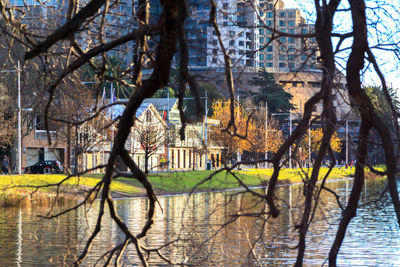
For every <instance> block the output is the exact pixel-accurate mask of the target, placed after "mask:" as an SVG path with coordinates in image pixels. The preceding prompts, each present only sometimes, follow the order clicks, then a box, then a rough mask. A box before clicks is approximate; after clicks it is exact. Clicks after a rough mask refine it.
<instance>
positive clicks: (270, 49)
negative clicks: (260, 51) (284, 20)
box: [265, 45, 274, 52]
mask: <svg viewBox="0 0 400 267" xmlns="http://www.w3.org/2000/svg"><path fill="white" fill-rule="evenodd" d="M265 50H266V51H267V52H272V51H274V47H273V46H272V45H269V46H267V47H266V49H265Z"/></svg>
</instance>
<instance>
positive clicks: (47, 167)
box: [24, 160, 64, 174]
mask: <svg viewBox="0 0 400 267" xmlns="http://www.w3.org/2000/svg"><path fill="white" fill-rule="evenodd" d="M63 172H64V168H63V166H62V165H61V162H59V161H58V160H43V161H39V162H38V163H36V164H35V165H32V166H29V167H26V168H25V171H24V173H32V174H34V173H63Z"/></svg>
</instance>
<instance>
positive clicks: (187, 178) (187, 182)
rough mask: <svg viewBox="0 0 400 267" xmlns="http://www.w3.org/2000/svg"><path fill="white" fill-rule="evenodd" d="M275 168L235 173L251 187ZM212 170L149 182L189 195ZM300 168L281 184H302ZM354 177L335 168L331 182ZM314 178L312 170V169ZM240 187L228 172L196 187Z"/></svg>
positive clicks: (164, 176) (163, 175)
mask: <svg viewBox="0 0 400 267" xmlns="http://www.w3.org/2000/svg"><path fill="white" fill-rule="evenodd" d="M272 172H273V170H272V169H246V170H240V171H236V172H235V175H236V176H237V177H238V178H239V179H240V180H241V181H243V182H244V183H245V184H246V185H248V186H259V185H265V184H266V183H267V181H268V180H269V179H270V177H271V175H272ZM327 172H328V168H321V171H320V179H322V178H323V177H324V176H325V174H326V173H327ZM212 173H213V171H187V172H168V173H167V172H165V173H156V174H150V175H149V179H150V181H151V183H152V184H153V186H154V188H155V189H156V190H158V191H160V192H169V193H174V192H190V191H191V190H192V189H193V187H194V186H195V185H197V184H198V183H199V182H201V181H203V180H204V179H205V178H207V177H209V176H210V175H211V174H212ZM301 173H302V171H301V170H300V169H282V170H281V173H280V175H279V182H280V183H284V184H290V183H300V182H301V181H302V176H303V177H304V175H302V174H301ZM353 174H354V168H353V169H352V170H350V169H345V168H334V169H333V171H332V172H331V174H330V176H329V179H330V180H332V179H335V180H336V179H344V178H348V177H349V176H351V175H353ZM309 175H311V169H310V170H309ZM118 181H121V182H124V183H127V184H130V185H133V186H140V183H139V182H137V181H136V180H132V179H126V178H118ZM238 187H241V186H240V183H239V182H238V180H237V179H236V178H235V177H234V176H233V175H231V174H229V173H227V172H219V173H217V174H216V175H215V176H213V177H212V178H211V179H210V180H207V181H205V182H204V183H202V184H201V185H199V186H198V187H197V189H198V190H201V191H208V190H219V189H230V188H238Z"/></svg>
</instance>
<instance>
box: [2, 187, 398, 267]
mask: <svg viewBox="0 0 400 267" xmlns="http://www.w3.org/2000/svg"><path fill="white" fill-rule="evenodd" d="M327 186H328V187H329V188H331V189H334V190H335V191H336V192H337V193H338V194H339V195H340V198H341V201H342V203H343V204H344V203H345V201H346V200H347V199H348V197H349V189H350V188H351V181H350V180H348V181H340V182H331V183H329V184H328V185H327ZM384 188H385V183H384V181H379V182H378V181H369V182H367V186H366V188H365V190H364V191H363V194H362V197H361V202H362V203H361V204H360V208H359V210H358V213H357V217H356V218H355V219H353V221H352V222H351V224H350V227H349V230H348V233H347V235H346V238H345V241H344V243H343V246H342V249H341V251H340V255H339V258H338V265H339V266H400V231H399V228H398V226H397V223H396V220H395V216H394V210H393V207H392V206H391V204H390V201H389V199H388V196H385V197H383V198H382V199H380V200H379V201H375V200H377V199H378V198H379V196H380V193H381V191H382V190H383V189H384ZM277 198H278V200H277V202H278V203H279V205H280V207H281V208H280V210H281V215H280V216H279V217H278V218H277V219H271V218H268V217H267V215H260V216H257V215H259V214H260V213H265V212H267V211H268V209H267V208H266V207H265V206H264V205H263V203H262V202H260V201H259V200H258V199H257V198H256V197H254V196H252V195H250V194H240V193H239V191H231V192H223V193H201V194H196V195H194V196H192V197H190V198H188V196H186V195H179V196H168V197H160V198H159V205H158V206H157V212H156V217H155V223H154V226H153V227H152V229H151V231H150V233H149V235H148V236H147V237H146V238H145V240H144V244H145V245H146V246H147V247H148V248H156V247H159V246H162V245H163V244H165V243H167V242H170V241H174V240H176V242H174V243H172V244H171V245H169V246H167V247H165V248H163V249H162V253H163V254H164V255H165V256H167V257H168V258H170V259H172V260H173V261H176V262H187V263H192V264H194V265H196V266H198V265H202V266H209V265H213V266H221V265H225V266H235V265H243V266H247V265H251V264H257V263H258V264H259V265H263V266H285V265H292V264H293V263H294V261H295V257H296V254H297V251H296V249H295V246H296V245H297V242H298V241H297V237H298V236H297V232H296V231H295V230H294V227H295V225H296V224H298V223H299V221H300V215H301V211H302V209H301V204H302V202H303V197H302V187H301V186H299V185H297V186H296V185H295V186H291V187H281V188H279V190H278V194H277ZM146 207H147V200H146V199H145V198H134V199H123V200H118V201H117V209H118V214H119V216H120V217H121V218H122V219H123V220H124V221H125V222H127V224H128V225H129V226H130V228H131V229H133V231H134V232H135V233H139V232H140V230H141V227H142V226H143V224H144V216H143V214H145V210H146ZM88 208H89V207H86V208H85V209H84V208H82V209H79V210H76V211H73V212H71V213H70V214H68V215H64V216H62V217H60V218H57V219H53V220H50V221H49V220H41V219H40V218H38V217H37V215H43V214H45V212H46V211H48V208H46V207H36V206H28V207H25V208H23V209H16V208H7V209H1V210H0V263H1V266H62V265H71V263H72V262H73V260H74V259H75V257H76V255H78V253H79V252H80V251H81V250H82V249H83V247H84V244H85V243H84V240H85V239H86V238H87V237H88V236H89V233H90V231H91V230H93V228H94V225H95V223H96V220H97V217H96V216H97V209H98V203H95V204H94V205H93V207H91V210H90V212H89V213H88V212H85V211H86V210H87V209H88ZM239 215H240V216H239ZM339 216H340V209H339V208H338V205H337V203H336V199H335V198H334V196H333V195H332V194H330V193H327V192H324V193H323V194H322V195H321V198H320V205H319V206H318V208H317V209H316V212H315V216H314V222H313V223H312V224H311V227H310V232H309V234H308V236H307V250H306V256H305V262H304V265H305V266H320V265H322V264H323V263H324V262H325V260H326V258H327V255H328V252H329V249H330V245H331V243H332V242H333V240H334V236H335V231H336V228H337V225H338V222H339V221H338V219H339ZM227 222H229V223H227ZM221 225H224V227H221ZM102 229H103V230H102V233H101V234H100V235H99V237H98V238H97V239H96V240H95V244H94V246H93V249H92V251H91V253H90V254H89V256H88V258H87V259H86V260H85V262H84V264H83V265H84V266H92V265H94V264H95V263H96V261H97V260H98V259H99V257H100V256H101V255H102V254H103V253H105V252H106V251H107V250H109V249H110V248H112V247H113V246H114V245H116V244H119V243H120V242H122V241H123V236H122V235H121V233H120V231H119V230H118V229H117V227H116V225H115V223H113V222H112V221H111V220H110V219H109V216H108V214H106V215H105V220H104V222H103V225H102ZM250 248H252V249H250ZM121 261H122V262H123V264H124V265H125V266H131V265H136V264H137V263H138V258H137V256H136V252H135V249H134V247H133V246H132V247H128V249H127V251H126V253H125V254H124V255H123V257H122V258H121ZM100 262H102V261H100ZM150 263H151V265H161V264H163V263H165V262H163V261H162V260H161V259H160V258H159V257H158V256H156V255H155V254H151V256H150ZM100 266H101V265H100Z"/></svg>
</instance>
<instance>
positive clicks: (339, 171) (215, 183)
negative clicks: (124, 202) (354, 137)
mask: <svg viewBox="0 0 400 267" xmlns="http://www.w3.org/2000/svg"><path fill="white" fill-rule="evenodd" d="M381 169H382V168H381ZM306 171H307V170H306ZM327 171H328V168H321V171H320V179H322V178H323V177H324V176H325V174H326V173H327ZM272 172H273V170H272V169H246V170H239V171H235V173H234V174H235V176H236V177H237V178H239V179H240V180H241V181H242V182H243V183H245V184H246V185H248V186H259V185H266V184H267V182H268V180H269V179H270V177H271V175H272ZM212 174H213V171H187V172H163V173H155V174H150V175H149V179H150V181H151V183H152V184H153V186H154V188H155V190H156V191H157V192H159V193H180V192H190V191H191V190H192V189H193V188H194V187H195V186H196V185H198V184H199V183H200V182H201V181H204V182H203V183H201V184H200V185H198V187H197V190H199V191H208V190H220V189H232V188H238V187H241V185H240V183H239V182H238V180H237V178H236V177H235V176H234V175H232V174H229V173H227V172H225V171H222V172H219V173H217V174H215V175H213V176H212V178H210V179H208V180H207V179H206V178H207V177H211V175H212ZM308 174H309V175H311V169H310V170H308ZM353 174H354V168H353V169H352V170H351V169H345V168H334V169H333V170H332V172H331V174H330V176H329V179H330V180H332V179H333V180H337V179H345V178H348V177H349V176H352V175H353ZM101 177H102V174H91V175H87V176H85V177H80V178H77V177H72V178H70V179H69V180H68V181H66V182H65V183H64V185H63V188H62V192H64V194H63V195H62V197H63V198H75V197H76V195H77V193H79V192H82V189H87V188H91V187H93V186H95V185H96V184H97V183H98V182H99V181H100V178H101ZM302 177H304V174H302V171H301V170H300V169H282V170H281V173H280V175H279V179H278V180H279V181H278V182H279V183H281V184H291V183H300V182H302ZM64 178H65V175H51V174H50V175H32V174H24V175H2V176H0V206H11V205H14V204H16V203H17V204H18V203H20V202H21V201H23V200H24V201H27V200H29V201H31V202H32V201H39V202H40V201H47V200H48V199H51V198H53V197H54V196H55V192H56V188H55V187H44V188H41V189H40V190H39V192H38V193H35V195H34V196H33V197H32V196H31V192H33V191H34V190H35V189H36V187H37V186H43V185H48V184H56V183H58V182H60V181H61V180H62V179H64ZM111 190H112V191H113V193H114V194H115V195H116V196H132V195H141V194H143V192H144V190H143V188H142V187H141V184H140V183H139V182H138V181H137V180H135V179H128V178H117V179H116V181H113V182H112V184H111ZM13 203H14V204H13Z"/></svg>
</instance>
